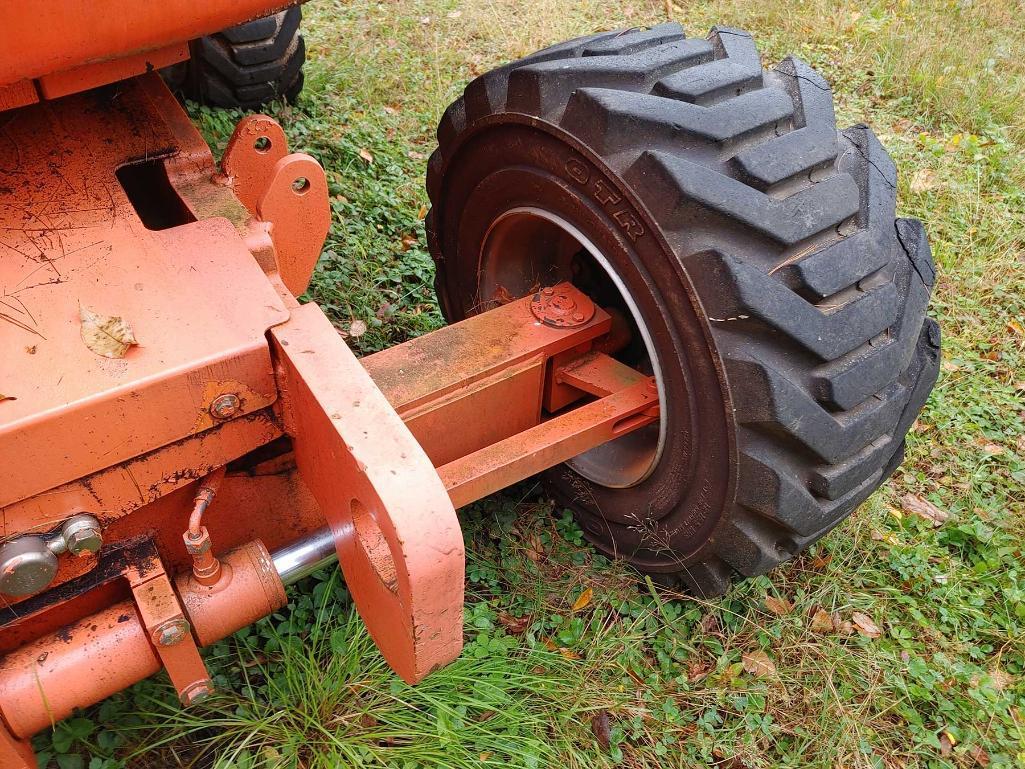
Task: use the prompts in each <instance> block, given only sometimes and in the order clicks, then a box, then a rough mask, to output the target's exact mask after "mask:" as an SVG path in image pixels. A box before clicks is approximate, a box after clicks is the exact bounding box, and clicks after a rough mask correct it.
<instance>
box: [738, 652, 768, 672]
mask: <svg viewBox="0 0 1025 769" xmlns="http://www.w3.org/2000/svg"><path fill="white" fill-rule="evenodd" d="M740 662H741V664H742V665H743V666H744V670H746V671H747V672H748V673H750V674H751V675H755V676H759V677H760V676H771V675H773V674H775V672H776V665H775V664H774V663H773V661H772V660H771V659H769V655H768V654H766V653H765V652H763V651H761V650H760V649H759V650H758V651H753V652H749V653H747V654H745V655H744V656H743V657H741V658H740Z"/></svg>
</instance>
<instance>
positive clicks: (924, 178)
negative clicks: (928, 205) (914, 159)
mask: <svg viewBox="0 0 1025 769" xmlns="http://www.w3.org/2000/svg"><path fill="white" fill-rule="evenodd" d="M935 186H936V174H934V173H933V172H932V171H931V170H930V169H928V168H920V169H919V170H918V171H917V172H915V175H914V176H913V177H911V191H912V192H914V193H915V194H918V193H921V192H925V191H926V190H931V189H932V188H933V187H935Z"/></svg>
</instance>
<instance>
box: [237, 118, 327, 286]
mask: <svg viewBox="0 0 1025 769" xmlns="http://www.w3.org/2000/svg"><path fill="white" fill-rule="evenodd" d="M221 170H222V171H223V173H224V176H225V178H226V179H227V181H228V183H229V184H230V185H231V187H232V189H233V191H234V192H235V195H236V196H237V197H238V199H239V200H240V201H241V202H242V203H243V205H245V207H246V208H247V209H248V210H249V212H250V213H251V214H252V215H253V217H254V218H256V219H257V220H258V221H260V222H264V223H266V224H267V225H269V234H270V238H271V241H272V243H273V246H274V252H275V260H276V263H277V271H278V273H279V275H280V277H281V281H282V283H284V284H285V287H286V288H287V289H288V290H289V291H290V292H291V293H292V294H293V295H294V296H299V295H300V294H302V293H303V292H304V291H306V287H307V286H308V285H309V283H310V278H311V277H312V276H313V268H314V267H315V266H316V264H317V258H318V257H319V256H320V250H321V247H322V245H323V243H324V239H325V238H326V237H327V231H328V228H329V226H330V224H331V208H330V205H329V203H328V197H327V177H326V176H325V174H324V169H323V168H321V166H320V164H319V163H318V162H317V161H316V160H314V159H313V158H312V157H310V156H309V155H306V154H304V153H302V152H294V153H291V154H289V152H288V142H287V140H286V139H285V132H284V131H283V130H282V129H281V126H280V125H278V123H277V121H275V120H274V119H273V118H269V117H267V116H266V115H250V116H248V117H246V118H243V119H242V121H241V122H240V123H239V124H238V126H236V128H235V131H234V133H233V134H232V136H231V140H230V141H229V142H228V147H227V149H226V150H225V153H224V157H223V159H222V160H221Z"/></svg>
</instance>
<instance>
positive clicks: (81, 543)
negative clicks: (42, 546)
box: [61, 515, 103, 557]
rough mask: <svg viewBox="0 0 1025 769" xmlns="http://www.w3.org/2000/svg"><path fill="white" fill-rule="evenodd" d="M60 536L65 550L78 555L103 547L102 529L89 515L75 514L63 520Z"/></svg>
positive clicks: (97, 550)
mask: <svg viewBox="0 0 1025 769" xmlns="http://www.w3.org/2000/svg"><path fill="white" fill-rule="evenodd" d="M61 538H62V539H63V540H64V544H65V546H66V547H67V551H68V552H69V553H71V554H72V555H77V556H79V557H82V556H86V555H92V554H93V553H98V552H99V551H100V548H101V547H103V530H102V529H101V528H100V522H99V521H97V520H96V519H95V518H94V517H93V516H91V515H76V516H74V517H73V518H69V519H68V520H67V521H65V522H64V526H62V527H61Z"/></svg>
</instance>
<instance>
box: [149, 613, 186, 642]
mask: <svg viewBox="0 0 1025 769" xmlns="http://www.w3.org/2000/svg"><path fill="white" fill-rule="evenodd" d="M191 629H192V628H191V626H190V625H189V623H188V621H187V620H184V619H172V620H169V621H167V622H165V623H163V624H162V625H159V626H158V627H157V629H156V630H154V631H153V643H155V644H157V645H158V646H176V645H177V644H180V643H181V642H182V641H184V640H185V638H186V636H188V634H189V631H190V630H191Z"/></svg>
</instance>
